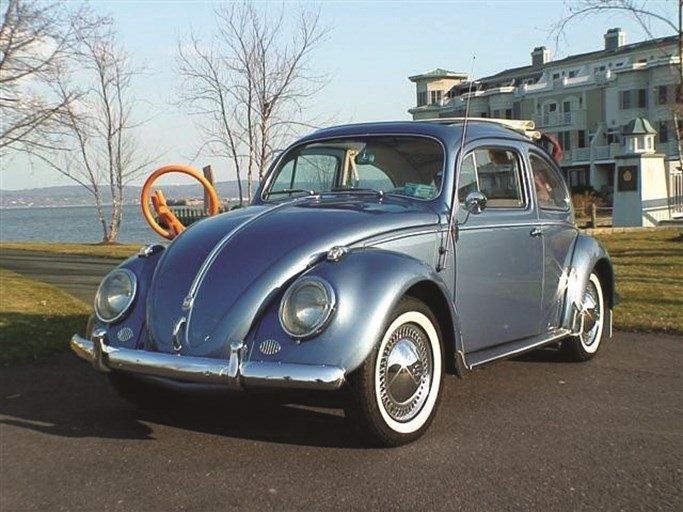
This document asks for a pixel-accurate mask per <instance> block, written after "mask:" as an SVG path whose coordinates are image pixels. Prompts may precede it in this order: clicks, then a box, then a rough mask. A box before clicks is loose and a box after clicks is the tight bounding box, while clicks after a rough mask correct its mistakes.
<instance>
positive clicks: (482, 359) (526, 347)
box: [465, 329, 571, 369]
mask: <svg viewBox="0 0 683 512" xmlns="http://www.w3.org/2000/svg"><path fill="white" fill-rule="evenodd" d="M570 334H571V331H570V330H569V329H554V330H552V331H549V332H546V333H544V334H542V335H540V336H534V337H532V338H525V339H523V340H519V341H513V342H510V343H504V344H503V345H496V346H495V347H490V348H486V349H483V350H478V351H477V352H472V353H470V354H465V361H466V363H465V364H466V365H467V367H468V368H469V369H472V368H474V367H476V366H481V365H483V364H486V363H490V362H493V361H497V360H499V359H506V358H508V357H514V356H518V355H519V354H523V353H524V352H529V351H530V350H534V349H537V348H540V347H542V346H544V345H549V344H550V343H554V342H556V341H560V340H561V339H562V338H566V337H567V336H569V335H570Z"/></svg>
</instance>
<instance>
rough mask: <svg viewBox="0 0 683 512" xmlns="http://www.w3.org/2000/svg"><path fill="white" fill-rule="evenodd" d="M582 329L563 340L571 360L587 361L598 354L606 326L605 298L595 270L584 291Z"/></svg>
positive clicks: (580, 314) (563, 350) (565, 353)
mask: <svg viewBox="0 0 683 512" xmlns="http://www.w3.org/2000/svg"><path fill="white" fill-rule="evenodd" d="M582 301H583V302H582V304H581V311H580V312H579V321H580V324H581V325H580V331H579V333H578V334H577V335H575V336H572V337H570V338H567V339H566V340H564V341H562V347H561V350H562V352H563V353H564V355H565V356H566V358H567V359H569V360H571V361H587V360H588V359H591V358H592V357H593V356H595V354H597V352H598V350H599V349H600V344H601V342H602V336H603V332H604V328H605V299H604V296H603V293H602V285H601V284H600V279H599V278H598V275H597V274H596V273H595V272H593V273H592V274H591V275H590V278H589V279H588V283H587V284H586V289H585V290H584V293H583V299H582Z"/></svg>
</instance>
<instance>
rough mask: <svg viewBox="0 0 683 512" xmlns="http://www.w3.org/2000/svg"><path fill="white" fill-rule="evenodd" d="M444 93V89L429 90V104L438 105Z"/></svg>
mask: <svg viewBox="0 0 683 512" xmlns="http://www.w3.org/2000/svg"><path fill="white" fill-rule="evenodd" d="M442 94H443V92H442V91H429V104H430V105H438V104H439V103H441V95H442Z"/></svg>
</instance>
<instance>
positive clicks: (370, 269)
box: [247, 249, 460, 374]
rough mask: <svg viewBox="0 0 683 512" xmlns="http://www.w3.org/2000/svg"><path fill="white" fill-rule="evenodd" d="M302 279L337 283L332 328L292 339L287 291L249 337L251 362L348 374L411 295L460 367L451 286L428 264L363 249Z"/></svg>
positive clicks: (325, 264)
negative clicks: (283, 317) (284, 322)
mask: <svg viewBox="0 0 683 512" xmlns="http://www.w3.org/2000/svg"><path fill="white" fill-rule="evenodd" d="M301 276H316V277H320V278H322V279H325V280H326V281H328V282H329V283H330V284H331V285H332V288H333V289H334V291H335V295H336V301H337V302H336V307H335V312H334V316H333V317H332V319H331V321H330V323H329V325H328V326H327V328H326V329H325V330H324V331H323V332H322V333H320V334H319V335H317V336H315V337H313V338H311V339H308V340H305V341H296V340H293V339H291V338H290V337H289V336H288V335H287V334H286V333H285V332H284V331H283V329H282V327H281V326H280V321H279V313H278V309H279V305H280V300H281V297H282V295H283V293H284V291H285V290H284V289H283V290H282V291H281V293H279V294H278V295H277V297H276V300H273V301H272V302H271V303H270V304H269V305H268V307H267V308H266V310H265V311H264V314H263V315H262V316H261V318H260V320H259V321H258V323H257V324H256V325H255V327H254V328H253V329H252V331H251V333H250V336H249V340H248V342H247V345H248V355H247V358H248V359H249V360H254V361H255V360H264V361H272V360H275V361H281V362H287V363H303V364H330V365H336V366H341V367H343V368H344V369H345V370H346V372H347V374H348V373H350V372H352V371H353V370H355V369H356V368H358V367H359V366H360V365H361V364H362V363H363V361H364V360H365V359H366V358H367V357H368V355H369V354H370V352H371V351H372V349H373V348H374V346H375V344H376V343H377V340H379V339H380V337H381V336H382V334H383V331H384V328H385V325H386V322H387V319H388V317H389V315H390V314H391V312H392V311H393V309H394V307H395V306H396V304H397V303H398V301H399V300H400V299H401V297H403V296H404V295H406V294H409V295H413V296H416V297H417V298H419V299H420V300H422V301H424V302H425V303H426V304H427V305H428V306H429V307H430V308H431V309H432V311H433V312H434V314H435V316H436V317H437V319H438V321H439V324H440V327H441V331H442V335H443V338H444V340H443V343H444V344H445V347H444V348H445V350H446V354H447V357H448V356H450V358H452V361H451V362H452V364H451V365H450V367H451V368H455V354H456V353H457V351H458V345H457V342H456V340H459V339H460V337H459V332H460V330H459V327H458V322H457V314H456V311H455V309H454V305H453V302H452V301H450V300H448V297H449V293H448V288H447V287H446V285H445V284H444V283H443V281H442V280H441V278H440V276H439V275H438V274H437V273H436V272H435V271H434V269H433V268H431V267H429V266H428V265H426V264H424V263H422V262H420V261H418V260H416V259H414V258H411V257H410V256H407V255H405V254H401V253H396V252H391V251H385V250H379V249H362V250H357V251H351V252H349V253H348V254H346V255H345V256H344V257H343V258H342V259H341V260H339V261H337V262H330V261H323V262H322V263H320V264H318V265H316V266H315V267H313V268H311V269H309V270H307V271H306V272H304V273H303V274H301ZM285 289H286V287H285ZM270 341H275V342H277V345H278V346H279V347H281V350H279V351H278V353H277V354H273V355H268V354H266V353H264V350H261V347H268V346H270V347H272V343H270V345H269V344H266V343H265V342H270Z"/></svg>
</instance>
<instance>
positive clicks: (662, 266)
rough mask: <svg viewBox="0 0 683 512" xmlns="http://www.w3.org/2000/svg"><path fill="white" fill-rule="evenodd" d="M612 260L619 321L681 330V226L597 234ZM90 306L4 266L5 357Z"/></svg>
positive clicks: (96, 250) (61, 333) (26, 353)
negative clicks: (617, 296)
mask: <svg viewBox="0 0 683 512" xmlns="http://www.w3.org/2000/svg"><path fill="white" fill-rule="evenodd" d="M595 236H596V237H597V238H598V239H600V241H602V242H603V243H604V244H605V246H606V247H607V249H608V251H609V253H610V256H611V257H612V262H613V263H614V267H615V273H616V278H617V290H618V292H619V294H620V295H621V303H620V304H619V305H618V306H617V308H616V310H615V315H614V327H615V328H616V329H620V330H625V331H644V332H666V333H671V334H678V335H683V233H682V231H681V230H680V229H675V228H672V229H657V230H641V231H636V232H628V233H601V234H597V235H595ZM2 249H25V250H35V251H49V252H55V253H69V254H83V255H89V256H106V257H112V258H125V257H127V256H130V255H132V254H135V253H137V251H138V249H139V246H138V245H114V246H101V245H79V244H19V243H14V244H0V250H2ZM89 313H90V306H88V305H86V304H84V303H82V302H80V301H79V300H77V299H75V298H73V297H71V296H70V295H68V294H67V293H65V292H63V291H61V290H59V289H57V288H55V287H53V286H50V285H47V284H45V283H42V282H39V281H34V280H31V279H26V278H24V277H21V276H19V275H18V274H15V273H13V272H10V271H7V270H4V269H1V268H0V364H7V363H10V362H14V361H18V360H22V359H23V360H26V359H36V358H38V357H40V356H42V355H45V354H48V353H51V352H54V351H57V350H65V349H66V348H67V347H68V342H69V338H70V337H71V335H72V334H73V333H75V332H83V331H84V328H85V324H86V321H87V317H88V314H89Z"/></svg>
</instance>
